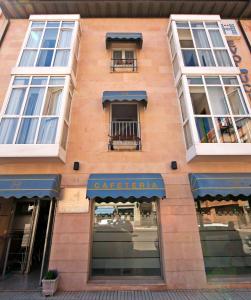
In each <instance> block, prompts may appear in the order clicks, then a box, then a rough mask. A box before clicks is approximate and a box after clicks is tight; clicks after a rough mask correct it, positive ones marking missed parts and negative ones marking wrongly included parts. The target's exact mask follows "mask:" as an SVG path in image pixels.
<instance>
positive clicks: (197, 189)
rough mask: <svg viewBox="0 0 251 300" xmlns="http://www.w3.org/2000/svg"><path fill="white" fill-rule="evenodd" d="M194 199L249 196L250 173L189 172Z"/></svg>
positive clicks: (236, 198)
mask: <svg viewBox="0 0 251 300" xmlns="http://www.w3.org/2000/svg"><path fill="white" fill-rule="evenodd" d="M189 180H190V184H191V190H192V193H193V196H194V199H196V200H238V199H247V198H248V197H250V196H251V173H227V174H226V173H196V174H194V173H193V174H189Z"/></svg>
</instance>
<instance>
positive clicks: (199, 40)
mask: <svg viewBox="0 0 251 300" xmlns="http://www.w3.org/2000/svg"><path fill="white" fill-rule="evenodd" d="M193 36H194V39H195V44H196V47H197V48H210V45H209V42H208V39H207V34H206V30H205V29H193Z"/></svg>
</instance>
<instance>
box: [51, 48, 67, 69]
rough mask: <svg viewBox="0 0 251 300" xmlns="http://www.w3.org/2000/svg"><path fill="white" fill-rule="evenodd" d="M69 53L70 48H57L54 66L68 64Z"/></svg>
mask: <svg viewBox="0 0 251 300" xmlns="http://www.w3.org/2000/svg"><path fill="white" fill-rule="evenodd" d="M69 55H70V50H57V51H56V56H55V61H54V66H58V67H66V66H68V60H69Z"/></svg>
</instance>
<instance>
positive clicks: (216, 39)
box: [209, 30, 224, 47]
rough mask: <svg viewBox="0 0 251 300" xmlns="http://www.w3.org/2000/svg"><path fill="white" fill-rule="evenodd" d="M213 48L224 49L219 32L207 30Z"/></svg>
mask: <svg viewBox="0 0 251 300" xmlns="http://www.w3.org/2000/svg"><path fill="white" fill-rule="evenodd" d="M209 34H210V37H211V40H212V44H213V47H224V42H223V39H222V37H221V34H220V31H219V30H209Z"/></svg>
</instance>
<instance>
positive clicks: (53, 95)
mask: <svg viewBox="0 0 251 300" xmlns="http://www.w3.org/2000/svg"><path fill="white" fill-rule="evenodd" d="M62 93H63V89H62V88H56V87H55V88H52V87H50V88H48V91H47V95H46V102H45V106H44V112H43V114H44V115H58V114H59V113H60V109H61V100H62Z"/></svg>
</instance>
